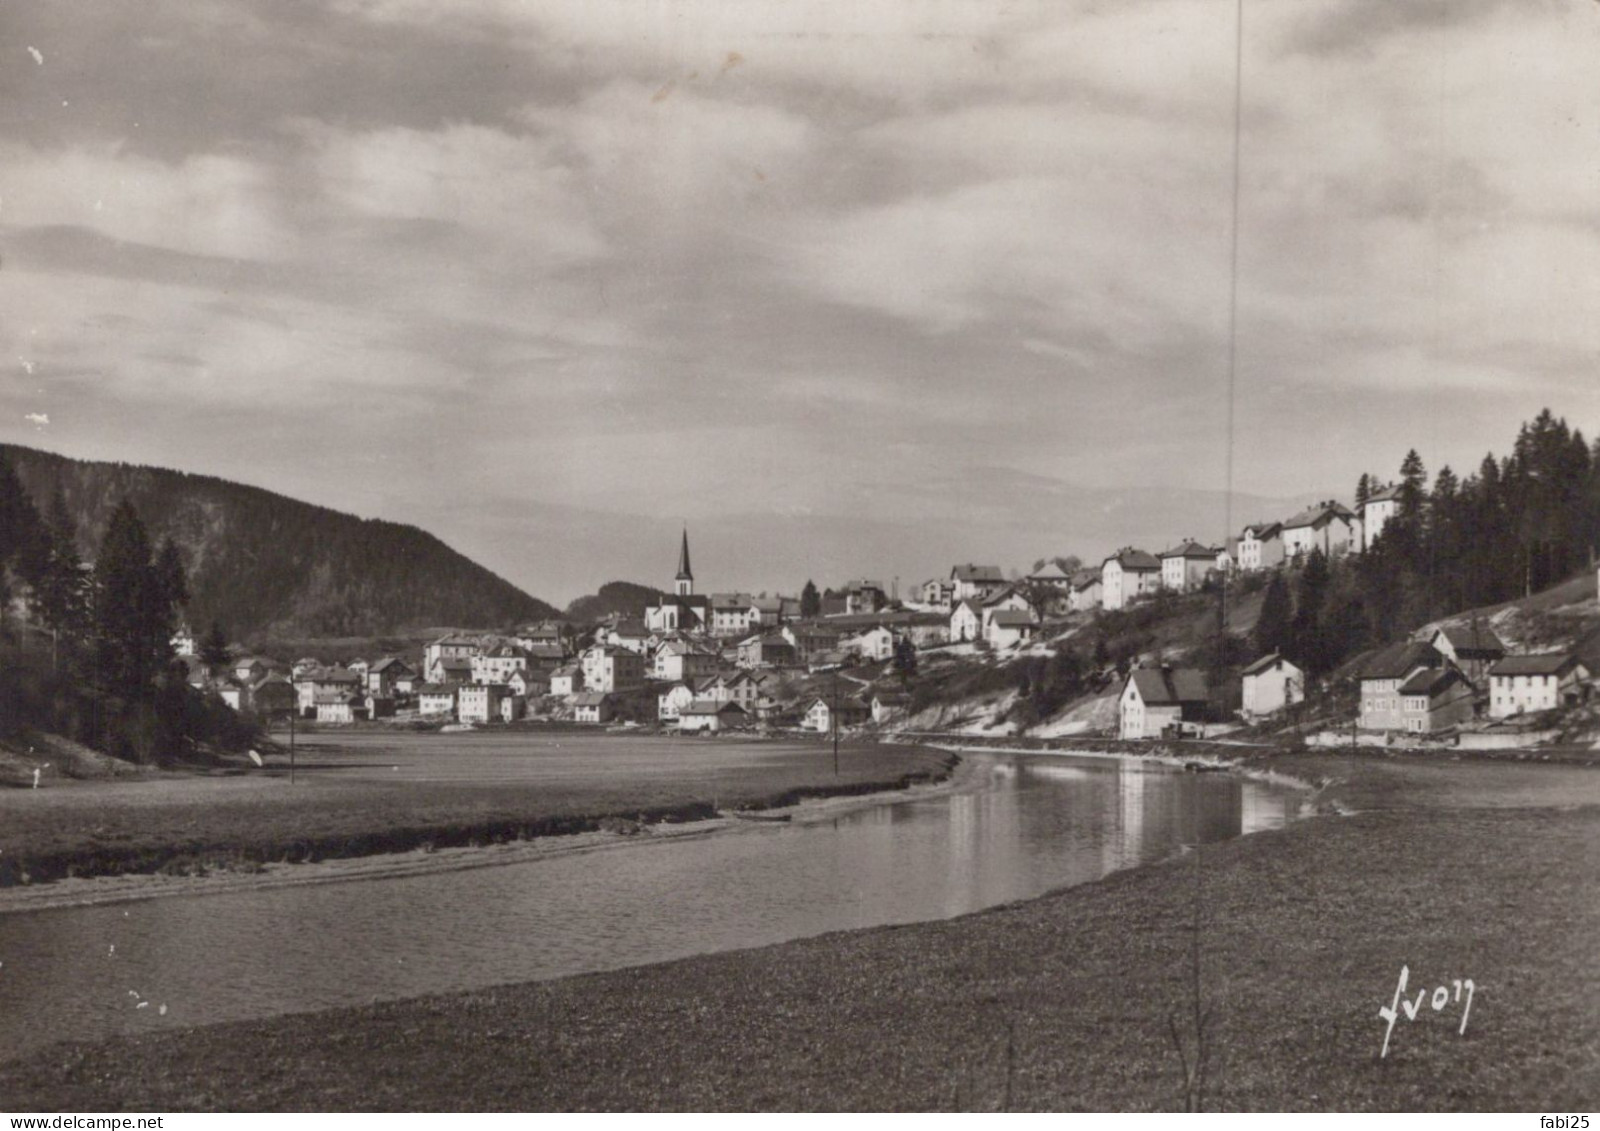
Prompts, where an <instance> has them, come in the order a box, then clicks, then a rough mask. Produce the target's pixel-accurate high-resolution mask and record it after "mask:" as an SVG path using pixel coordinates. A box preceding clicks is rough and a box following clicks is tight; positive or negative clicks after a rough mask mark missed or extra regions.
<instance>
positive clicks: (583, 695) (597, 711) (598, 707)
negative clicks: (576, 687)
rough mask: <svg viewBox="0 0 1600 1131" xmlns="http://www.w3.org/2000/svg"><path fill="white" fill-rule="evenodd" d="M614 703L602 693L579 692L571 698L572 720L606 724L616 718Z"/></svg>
mask: <svg viewBox="0 0 1600 1131" xmlns="http://www.w3.org/2000/svg"><path fill="white" fill-rule="evenodd" d="M616 713H617V709H616V702H615V701H614V700H613V699H612V697H611V696H610V695H608V694H606V693H605V692H603V691H580V692H578V694H576V695H574V696H573V697H572V718H573V721H575V722H580V723H608V722H610V721H611V720H612V719H613V718H615V717H616Z"/></svg>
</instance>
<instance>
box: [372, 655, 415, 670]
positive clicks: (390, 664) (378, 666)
mask: <svg viewBox="0 0 1600 1131" xmlns="http://www.w3.org/2000/svg"><path fill="white" fill-rule="evenodd" d="M390 668H405V669H406V671H410V670H411V665H410V664H408V663H406V662H405V661H404V660H399V659H396V658H395V657H393V656H388V657H386V658H384V659H382V660H379V661H378V662H377V663H375V664H373V665H372V667H370V668H368V669H367V670H368V671H369V672H383V671H388V670H389V669H390Z"/></svg>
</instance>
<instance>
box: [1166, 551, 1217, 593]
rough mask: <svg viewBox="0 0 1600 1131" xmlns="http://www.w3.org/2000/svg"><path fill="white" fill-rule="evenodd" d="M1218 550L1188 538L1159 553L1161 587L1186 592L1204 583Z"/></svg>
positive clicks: (1213, 565) (1214, 566)
mask: <svg viewBox="0 0 1600 1131" xmlns="http://www.w3.org/2000/svg"><path fill="white" fill-rule="evenodd" d="M1219 553H1220V551H1219V550H1218V549H1217V548H1216V547H1215V546H1202V545H1200V543H1198V542H1196V541H1195V540H1194V539H1192V538H1189V539H1186V540H1185V541H1183V542H1182V543H1180V544H1179V545H1177V546H1174V547H1173V548H1172V549H1170V550H1167V551H1165V552H1163V553H1162V554H1161V588H1163V589H1170V590H1172V591H1173V592H1176V593H1188V592H1191V591H1193V590H1195V589H1198V588H1200V587H1201V586H1202V585H1204V584H1205V581H1206V575H1207V574H1209V573H1210V572H1211V571H1212V570H1214V569H1216V568H1217V556H1218V554H1219Z"/></svg>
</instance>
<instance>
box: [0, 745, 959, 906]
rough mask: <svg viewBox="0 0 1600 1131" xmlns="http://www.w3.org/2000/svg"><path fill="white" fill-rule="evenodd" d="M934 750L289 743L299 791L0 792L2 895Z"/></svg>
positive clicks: (873, 784) (346, 849) (99, 784)
mask: <svg viewBox="0 0 1600 1131" xmlns="http://www.w3.org/2000/svg"><path fill="white" fill-rule="evenodd" d="M955 761H956V759H955V758H954V757H953V756H951V755H949V754H946V753H944V752H942V751H936V750H930V749H927V748H918V747H913V746H880V745H878V744H876V743H871V744H862V745H858V746H845V747H843V748H842V752H841V757H840V766H839V773H838V775H837V776H835V774H834V772H833V760H832V756H831V751H830V750H829V749H828V748H827V747H826V746H825V745H824V744H822V743H818V742H807V741H794V740H791V741H758V740H735V739H717V740H708V739H697V738H693V737H684V738H661V737H649V736H633V735H619V734H607V733H604V732H595V731H589V732H584V731H565V732H556V733H554V734H540V733H536V732H529V731H514V730H513V731H499V730H490V731H483V732H470V733H461V734H443V735H441V734H417V733H410V732H405V731H394V732H390V733H381V732H361V731H345V732H330V733H324V734H322V735H315V736H312V737H311V738H309V739H306V738H304V737H303V738H302V746H301V750H300V757H299V773H298V775H297V778H298V781H297V784H295V785H293V786H291V785H289V782H288V777H287V763H286V762H285V761H284V760H283V759H282V758H281V757H276V758H273V759H272V760H271V762H270V763H269V766H268V768H267V769H266V770H265V771H259V770H252V771H249V772H236V773H230V774H225V775H218V774H203V773H164V774H160V775H157V776H156V777H153V778H152V777H148V776H147V777H144V778H141V779H139V780H136V781H72V782H66V783H63V784H60V785H57V786H55V787H53V788H48V789H39V790H27V789H7V790H0V886H5V885H7V884H14V883H19V882H29V883H33V882H39V881H46V880H52V879H57V878H60V877H62V876H66V875H77V876H93V875H108V874H109V875H115V874H119V873H124V872H153V871H157V870H167V871H179V872H182V871H189V870H198V869H203V868H230V867H233V868H237V867H241V866H248V865H249V864H251V863H252V862H263V863H264V862H268V861H280V860H288V861H290V862H300V861H306V860H322V859H330V858H339V857H351V856H366V855H373V854H377V853H386V852H405V851H410V850H412V849H416V848H421V847H434V848H446V847H459V846H465V845H471V844H488V843H496V842H502V841H510V840H519V839H527V838H530V837H535V836H547V835H559V834H563V833H574V832H584V831H589V830H592V829H595V828H597V827H599V826H600V823H601V822H602V821H607V822H608V823H609V822H613V821H616V820H619V819H621V820H641V821H659V820H695V819H700V818H705V817H710V816H713V815H714V814H715V812H716V810H717V809H719V808H720V809H728V808H764V807H770V806H775V805H783V804H788V803H791V802H793V801H795V800H797V799H798V798H799V797H801V796H823V795H830V794H852V793H867V792H874V791H877V790H883V789H895V788H901V787H904V786H906V785H909V784H912V783H914V782H919V781H930V780H936V779H940V778H943V777H944V776H946V775H947V774H948V773H949V772H950V769H951V767H952V766H953V765H954V763H955Z"/></svg>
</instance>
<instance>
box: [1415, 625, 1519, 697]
mask: <svg viewBox="0 0 1600 1131" xmlns="http://www.w3.org/2000/svg"><path fill="white" fill-rule="evenodd" d="M1428 643H1429V644H1431V645H1433V646H1434V648H1436V649H1438V651H1439V654H1440V655H1441V656H1443V657H1444V658H1445V659H1447V660H1449V661H1450V662H1451V663H1453V664H1455V665H1456V666H1457V667H1459V668H1460V669H1461V671H1462V673H1463V674H1464V675H1465V676H1466V677H1467V678H1468V679H1470V680H1471V681H1472V683H1473V686H1475V687H1478V688H1483V687H1486V686H1487V682H1486V680H1487V678H1488V674H1489V668H1490V667H1491V666H1493V665H1494V663H1495V662H1496V661H1498V660H1500V659H1501V658H1502V657H1504V656H1505V654H1506V646H1505V642H1504V641H1503V640H1501V639H1500V637H1498V636H1496V635H1495V632H1494V629H1492V628H1490V627H1489V626H1488V625H1487V624H1483V623H1481V622H1474V623H1470V624H1447V625H1442V626H1440V627H1439V628H1436V629H1434V631H1433V635H1431V636H1429V637H1428Z"/></svg>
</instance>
